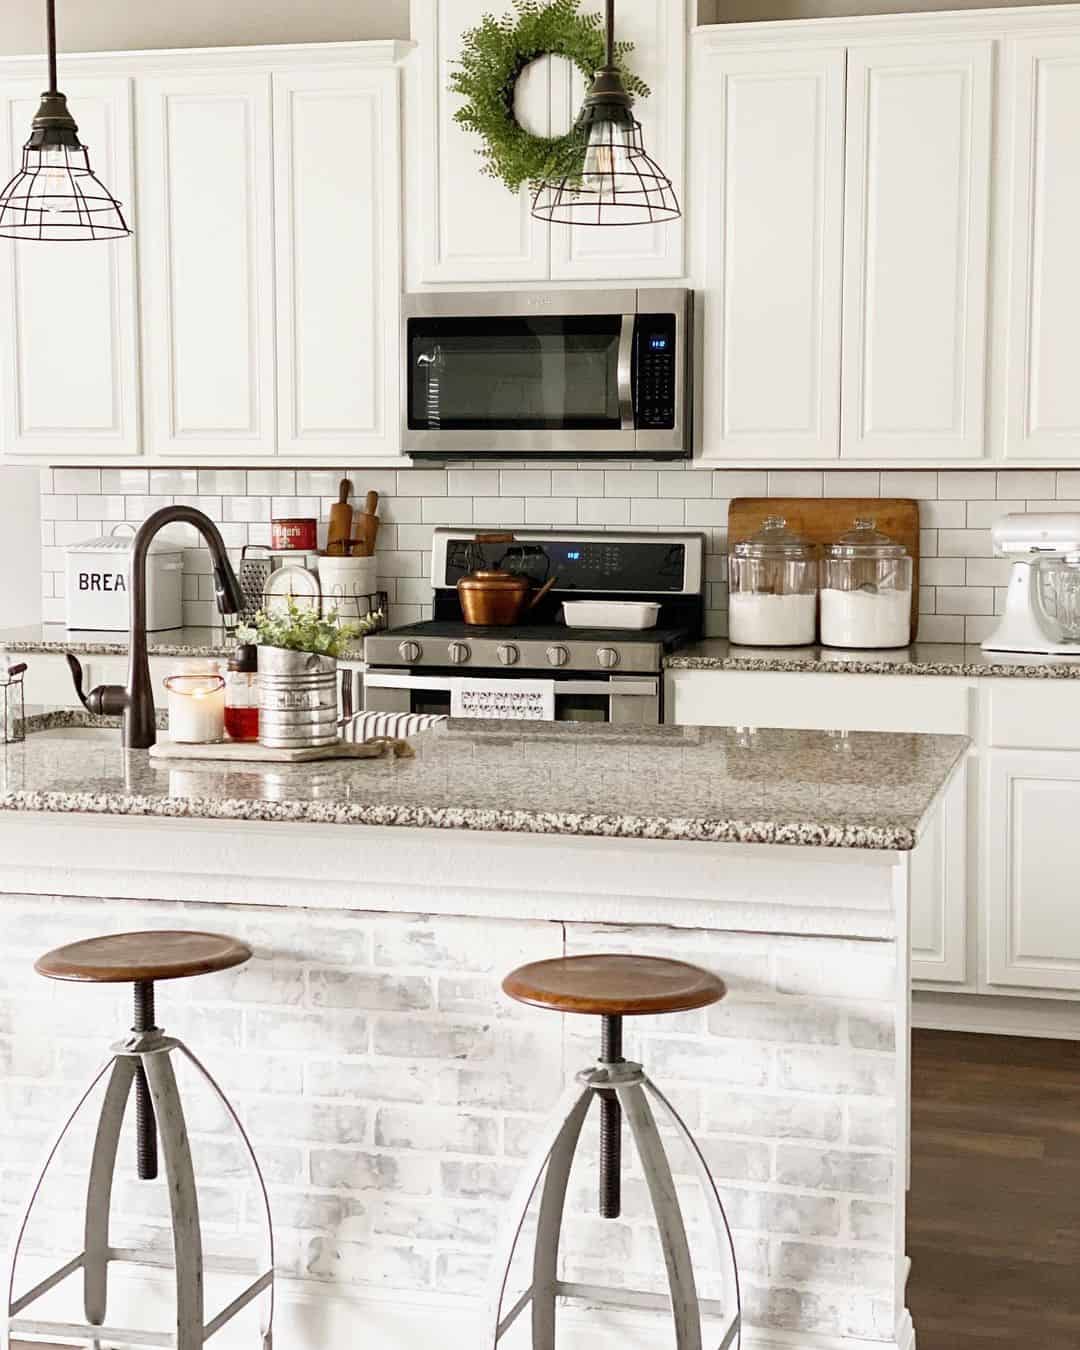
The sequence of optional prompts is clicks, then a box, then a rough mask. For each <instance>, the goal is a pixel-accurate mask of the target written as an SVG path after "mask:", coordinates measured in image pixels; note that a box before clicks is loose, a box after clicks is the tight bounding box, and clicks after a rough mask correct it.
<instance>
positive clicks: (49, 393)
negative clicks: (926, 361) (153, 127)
mask: <svg viewBox="0 0 1080 1350" xmlns="http://www.w3.org/2000/svg"><path fill="white" fill-rule="evenodd" d="M65 89H66V91H67V93H68V96H69V98H70V101H71V108H72V110H73V112H74V113H75V116H76V117H77V119H78V122H79V130H80V136H81V137H82V140H83V143H84V144H85V145H87V146H88V147H89V149H90V162H91V164H92V166H93V168H94V170H95V172H96V173H97V175H98V177H99V178H100V179H101V181H102V182H103V183H104V184H105V186H106V187H107V188H108V189H109V191H110V192H112V193H113V195H114V196H116V197H118V198H119V199H120V200H121V202H122V203H123V209H124V212H125V215H126V218H127V220H128V224H129V225H132V226H133V227H134V226H135V225H136V221H135V220H134V210H133V204H132V201H131V192H132V173H131V157H132V129H131V82H130V81H129V80H126V79H94V78H82V79H78V78H76V79H72V80H67V81H65ZM40 95H41V84H40V81H33V82H32V83H31V82H25V83H22V84H19V85H8V86H6V87H5V90H4V99H3V102H2V117H0V165H3V166H4V168H3V176H4V177H5V178H6V176H7V166H8V165H9V164H10V165H12V166H13V167H14V166H15V165H17V164H18V163H19V161H20V159H21V156H22V145H23V143H24V142H25V140H26V139H27V137H28V135H29V132H30V121H31V119H32V118H33V116H34V113H35V112H36V111H37V107H38V103H39V102H40ZM135 248H136V244H135V240H133V239H117V240H115V241H112V242H108V243H101V242H98V243H73V244H49V243H37V242H29V241H27V242H21V243H15V242H14V241H11V240H7V239H5V240H0V314H2V315H3V318H2V319H0V358H2V361H3V390H4V393H3V399H2V407H3V437H4V448H5V449H6V450H7V451H9V452H11V453H14V454H20V455H25V454H31V455H34V454H39V455H41V454H56V453H58V452H59V453H62V454H64V455H72V454H77V455H90V456H92V455H103V454H104V455H118V454H135V453H136V452H137V451H138V449H139V416H138V375H137V365H136V351H137V346H138V343H137V328H136V322H137V321H136V312H137V311H136V303H135Z"/></svg>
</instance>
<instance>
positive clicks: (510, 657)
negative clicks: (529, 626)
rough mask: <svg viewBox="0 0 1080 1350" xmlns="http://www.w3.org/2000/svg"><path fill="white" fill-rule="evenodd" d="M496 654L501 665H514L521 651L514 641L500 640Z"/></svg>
mask: <svg viewBox="0 0 1080 1350" xmlns="http://www.w3.org/2000/svg"><path fill="white" fill-rule="evenodd" d="M495 655H496V656H497V657H498V658H499V665H500V666H513V665H516V664H517V659H518V657H519V656H520V655H521V653H520V652H519V651H518V649H517V648H516V647H515V646H514V644H513V643H512V642H500V643H499V645H498V647H497V648H496V649H495Z"/></svg>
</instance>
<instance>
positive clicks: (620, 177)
mask: <svg viewBox="0 0 1080 1350" xmlns="http://www.w3.org/2000/svg"><path fill="white" fill-rule="evenodd" d="M605 21H606V38H607V54H606V56H605V58H604V64H603V65H602V66H601V67H600V69H599V70H598V71H597V72H596V75H595V77H594V78H593V83H592V88H591V89H590V90H589V92H588V94H587V95H586V96H585V102H584V104H583V105H582V108H581V112H580V113H579V115H578V119H577V123H576V130H577V132H578V133H579V136H580V140H581V141H583V142H584V154H583V155H581V152H580V148H579V156H580V157H579V158H578V159H577V161H576V162H575V163H574V164H573V165H568V166H567V169H566V172H565V174H563V175H562V176H561V177H556V178H551V179H549V180H547V181H546V182H544V183H541V184H540V187H539V188H538V189H537V192H536V195H535V196H534V197H533V205H532V214H533V215H534V216H535V217H536V218H537V219H538V220H546V221H549V222H551V223H552V224H565V225H649V224H653V223H655V222H656V221H663V220H674V219H676V218H677V217H678V216H680V215H681V214H682V212H681V211H680V209H679V200H678V198H677V197H676V195H675V189H674V188H673V187H672V185H671V179H670V178H669V177H668V176H667V174H665V173H664V171H663V170H662V169H661V168H660V166H659V164H657V162H656V161H655V160H654V159H650V157H649V156H648V154H646V152H645V146H644V143H643V141H642V138H641V123H640V122H639V121H638V120H637V118H635V116H634V114H633V112H632V111H631V109H632V107H633V99H632V97H631V96H630V94H629V93H628V92H627V90H626V88H625V86H624V85H623V81H622V76H621V75H620V74H619V69H618V66H617V65H616V63H615V0H606V12H605Z"/></svg>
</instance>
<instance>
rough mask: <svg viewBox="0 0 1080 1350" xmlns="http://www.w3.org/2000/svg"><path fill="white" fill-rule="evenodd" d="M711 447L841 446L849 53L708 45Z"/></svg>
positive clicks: (704, 54) (730, 452) (703, 244)
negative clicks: (745, 50)
mask: <svg viewBox="0 0 1080 1350" xmlns="http://www.w3.org/2000/svg"><path fill="white" fill-rule="evenodd" d="M694 84H695V88H696V99H695V113H694V133H695V136H696V138H697V142H696V149H695V160H694V172H693V182H694V183H695V184H696V185H697V190H698V193H699V197H698V202H697V206H696V210H697V212H698V213H699V219H700V220H701V222H702V224H701V226H700V231H699V234H700V238H699V245H698V249H699V260H698V263H697V264H696V271H697V275H698V279H699V283H700V284H701V285H702V286H703V288H704V295H703V302H704V318H703V330H704V342H703V352H704V356H703V369H702V388H703V417H704V430H703V437H702V442H701V450H702V453H703V454H704V455H705V456H716V457H732V456H740V457H744V458H753V459H769V458H798V457H800V456H801V457H824V456H831V455H836V454H837V453H838V451H839V413H840V278H841V248H842V242H843V241H842V234H841V226H842V210H841V202H842V199H841V194H842V191H843V178H842V175H843V136H844V128H843V116H844V105H843V95H844V53H843V52H842V51H813V52H805V53H804V52H780V51H771V52H762V53H755V54H753V55H747V54H729V53H726V52H724V51H722V50H713V49H709V48H704V49H699V50H698V52H697V54H696V57H695V74H694Z"/></svg>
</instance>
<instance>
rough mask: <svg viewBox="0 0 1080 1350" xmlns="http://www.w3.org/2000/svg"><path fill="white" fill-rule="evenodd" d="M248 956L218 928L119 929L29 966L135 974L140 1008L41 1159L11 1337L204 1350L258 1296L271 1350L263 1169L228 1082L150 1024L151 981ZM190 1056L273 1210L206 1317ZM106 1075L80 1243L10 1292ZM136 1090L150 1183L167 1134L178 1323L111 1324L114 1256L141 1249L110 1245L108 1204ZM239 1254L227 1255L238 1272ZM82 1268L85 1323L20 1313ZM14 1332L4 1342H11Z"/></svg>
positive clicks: (131, 1259) (139, 1258) (19, 1237)
mask: <svg viewBox="0 0 1080 1350" xmlns="http://www.w3.org/2000/svg"><path fill="white" fill-rule="evenodd" d="M250 958H251V948H250V947H249V946H248V945H247V944H246V943H244V942H238V941H237V940H236V939H235V938H231V937H221V936H219V935H217V934H215V933H187V932H175V933H174V932H149V933H117V934H115V935H113V936H109V937H100V938H90V939H89V940H87V941H85V942H74V943H72V944H71V945H70V946H67V947H58V948H57V949H56V950H55V951H51V952H48V953H46V955H45V956H42V957H41V958H40V959H39V960H38V961H36V962H35V964H34V968H35V970H37V971H38V972H39V974H41V975H45V976H47V977H48V978H49V979H51V980H75V981H81V982H83V983H87V984H119V983H130V984H132V985H133V986H134V1003H135V1017H134V1023H133V1026H132V1029H131V1033H130V1035H129V1036H127V1037H126V1038H125V1039H124V1040H122V1041H118V1042H117V1043H116V1044H115V1045H113V1046H112V1047H111V1051H110V1055H109V1058H108V1060H107V1061H106V1062H105V1064H104V1065H103V1066H102V1068H101V1069H100V1070H99V1072H98V1073H97V1074H96V1075H95V1077H94V1079H93V1081H92V1082H91V1083H90V1086H89V1087H88V1088H87V1089H86V1091H85V1092H84V1093H83V1094H82V1096H81V1097H80V1098H79V1100H78V1102H77V1103H76V1106H75V1109H74V1110H73V1111H72V1113H71V1115H70V1116H69V1117H68V1118H67V1120H66V1121H65V1123H64V1125H63V1126H62V1127H61V1129H60V1131H59V1133H58V1134H57V1136H56V1138H55V1140H54V1141H53V1143H52V1145H51V1147H50V1148H49V1151H48V1153H47V1154H46V1157H45V1162H44V1165H43V1167H42V1169H41V1172H40V1174H39V1176H38V1178H37V1181H36V1182H35V1183H34V1186H33V1189H32V1190H31V1192H30V1198H29V1200H28V1202H27V1205H26V1208H25V1210H24V1211H23V1214H22V1217H21V1219H20V1222H19V1225H18V1227H17V1229H16V1236H15V1247H14V1250H13V1251H12V1254H11V1276H10V1282H9V1285H8V1312H7V1341H10V1340H12V1339H15V1338H18V1337H21V1336H27V1337H34V1338H38V1337H43V1336H47V1337H51V1338H53V1339H61V1340H64V1339H67V1338H69V1337H74V1338H78V1340H79V1341H81V1342H83V1343H85V1344H87V1345H88V1346H89V1347H91V1350H100V1346H101V1345H102V1343H103V1342H105V1343H108V1344H109V1345H110V1346H118V1345H137V1346H169V1347H173V1350H197V1347H201V1346H202V1344H203V1342H204V1341H205V1340H207V1339H209V1337H210V1336H212V1335H213V1334H214V1332H216V1331H218V1330H219V1329H220V1328H221V1327H222V1326H224V1325H225V1323H226V1322H228V1321H229V1320H230V1319H231V1318H233V1317H234V1316H235V1315H236V1314H237V1313H238V1312H239V1311H240V1310H241V1309H242V1308H245V1307H246V1306H247V1305H248V1304H249V1303H251V1302H252V1301H253V1300H254V1299H256V1298H259V1297H260V1296H263V1297H262V1310H261V1311H262V1323H261V1337H262V1341H261V1350H272V1345H273V1340H272V1331H271V1326H272V1322H273V1314H274V1237H273V1229H272V1227H271V1222H270V1205H269V1200H268V1197H267V1193H266V1185H265V1183H264V1181H263V1178H262V1173H261V1172H260V1171H259V1165H258V1162H257V1161H256V1158H255V1153H254V1150H253V1149H252V1147H251V1141H250V1140H249V1139H248V1136H247V1134H246V1132H245V1130H244V1127H243V1125H242V1124H241V1123H240V1120H239V1117H238V1116H237V1114H236V1112H235V1111H234V1110H233V1108H232V1106H231V1105H230V1104H229V1102H228V1099H227V1098H226V1097H225V1094H224V1093H223V1092H222V1090H221V1088H220V1087H219V1086H218V1084H217V1083H216V1082H215V1081H214V1079H213V1078H212V1077H211V1076H210V1074H209V1073H208V1072H207V1070H206V1068H205V1067H204V1065H203V1064H202V1063H200V1061H199V1060H198V1059H196V1057H195V1056H194V1055H193V1054H192V1052H191V1051H190V1050H189V1049H188V1048H187V1046H186V1045H184V1044H183V1043H182V1042H180V1041H178V1040H176V1038H175V1037H172V1036H166V1035H165V1033H164V1032H163V1031H162V1030H161V1028H160V1027H158V1026H156V1025H155V1015H154V985H155V983H156V982H157V981H158V980H178V979H184V978H186V977H187V976H189V975H207V974H210V973H211V972H213V971H217V970H228V969H230V968H231V967H232V966H239V965H242V964H243V963H244V962H245V961H248V960H250ZM174 1053H176V1054H179V1055H182V1056H183V1057H184V1058H185V1059H187V1060H188V1061H189V1062H190V1064H191V1065H192V1067H193V1068H194V1069H195V1070H196V1072H197V1073H198V1074H199V1075H200V1077H201V1078H202V1079H203V1080H204V1081H205V1082H206V1083H207V1085H208V1086H209V1088H210V1090H211V1092H212V1093H213V1094H214V1095H215V1096H216V1097H217V1099H218V1100H219V1101H220V1103H221V1105H222V1106H223V1107H224V1108H225V1110H226V1111H227V1112H228V1114H229V1116H230V1118H231V1119H232V1122H233V1124H234V1125H235V1126H236V1129H237V1131H238V1132H239V1134H240V1138H241V1139H242V1141H243V1144H244V1147H245V1149H246V1150H247V1154H248V1157H249V1159H250V1161H251V1166H252V1168H253V1170H254V1173H255V1178H256V1180H257V1183H258V1188H259V1191H260V1194H261V1197H262V1204H263V1209H264V1212H265V1218H266V1229H265V1234H264V1237H263V1251H262V1253H261V1255H260V1259H259V1261H258V1263H257V1264H256V1263H252V1265H251V1274H253V1275H254V1276H255V1278H254V1279H253V1280H252V1282H251V1283H250V1284H248V1286H247V1287H246V1288H245V1289H244V1290H243V1291H242V1292H241V1293H239V1294H238V1295H237V1297H236V1298H234V1299H233V1300H232V1302H231V1303H229V1304H228V1305H227V1306H226V1307H225V1308H224V1309H223V1310H222V1311H221V1312H220V1313H218V1314H217V1316H216V1317H213V1318H211V1319H210V1320H209V1321H207V1320H206V1315H205V1309H204V1297H203V1274H204V1271H205V1270H206V1269H207V1268H208V1267H207V1266H205V1265H204V1263H203V1253H202V1232H201V1229H200V1225H199V1203H198V1196H197V1194H196V1190H195V1173H194V1169H193V1167H192V1162H191V1149H190V1146H189V1143H188V1135H187V1128H186V1125H185V1123H184V1110H183V1106H182V1104H181V1101H180V1094H179V1092H178V1090H177V1086H176V1077H175V1074H174V1073H173V1066H172V1060H171V1057H172V1055H173V1054H174ZM106 1076H107V1083H106V1087H105V1096H104V1100H103V1101H102V1105H101V1115H100V1117H99V1120H98V1127H97V1135H96V1137H95V1140H94V1150H93V1155H92V1159H91V1163H90V1177H89V1181H88V1184H87V1191H86V1215H85V1224H84V1240H83V1250H82V1251H81V1252H80V1253H79V1254H78V1255H77V1256H74V1257H72V1259H71V1260H70V1261H68V1262H67V1263H66V1264H65V1265H63V1266H61V1267H60V1268H59V1269H58V1270H55V1271H54V1272H53V1273H52V1274H51V1275H48V1276H46V1278H45V1279H43V1280H41V1281H40V1282H39V1283H38V1284H36V1285H35V1286H34V1287H33V1288H32V1289H30V1290H28V1291H27V1292H26V1293H24V1294H22V1295H20V1296H19V1297H16V1296H15V1272H16V1264H17V1262H18V1258H19V1249H20V1248H21V1246H22V1242H23V1238H24V1236H25V1234H26V1229H27V1224H28V1223H29V1220H30V1216H31V1214H32V1212H33V1208H34V1204H35V1202H36V1200H37V1197H38V1194H39V1192H40V1190H41V1186H42V1183H43V1182H44V1180H45V1176H46V1174H47V1172H48V1170H49V1167H50V1166H51V1164H52V1161H53V1159H54V1157H55V1156H56V1152H57V1150H58V1149H59V1147H60V1144H61V1142H62V1141H63V1139H64V1137H65V1135H66V1134H67V1132H68V1130H69V1129H70V1128H71V1126H72V1124H73V1123H74V1121H75V1119H76V1117H77V1116H78V1114H79V1111H80V1110H81V1108H82V1106H83V1105H84V1103H85V1102H86V1100H87V1098H88V1097H89V1096H90V1094H91V1093H92V1092H93V1091H94V1089H95V1088H96V1087H97V1085H98V1084H99V1083H100V1082H102V1080H103V1079H105V1078H106ZM133 1088H134V1094H135V1129H136V1145H137V1148H136V1152H137V1159H136V1162H137V1170H138V1175H139V1177H140V1178H141V1179H143V1180H152V1179H153V1178H155V1177H156V1176H157V1170H158V1168H157V1144H158V1139H159V1138H160V1141H161V1151H162V1153H163V1155H164V1162H165V1177H166V1180H167V1183H168V1190H169V1207H170V1212H171V1217H172V1232H173V1252H174V1257H175V1262H174V1264H175V1274H176V1330H175V1332H153V1331H133V1330H130V1329H125V1328H121V1327H111V1326H106V1325H105V1315H106V1299H107V1292H108V1274H109V1266H110V1264H111V1263H126V1264H133V1265H139V1264H141V1263H143V1262H144V1259H145V1258H144V1255H143V1253H141V1252H140V1251H138V1250H137V1249H127V1248H120V1247H112V1246H110V1245H109V1212H110V1202H111V1199H112V1186H113V1175H114V1172H115V1169H116V1154H117V1149H118V1145H119V1141H120V1130H121V1127H122V1125H123V1122H124V1114H125V1111H126V1109H127V1104H128V1099H129V1097H130V1096H131V1094H132V1089H133ZM243 1264H244V1263H240V1262H233V1261H230V1262H229V1266H228V1269H229V1271H230V1272H232V1273H235V1272H236V1271H237V1270H238V1269H239V1270H241V1271H242V1270H243ZM78 1270H81V1271H82V1275H83V1311H84V1314H85V1317H86V1321H85V1322H41V1321H35V1320H34V1319H32V1318H24V1317H21V1316H20V1314H21V1313H22V1312H23V1310H24V1309H25V1308H27V1307H29V1305H30V1304H31V1303H33V1302H35V1301H36V1300H37V1299H39V1298H40V1297H41V1296H42V1295H43V1294H46V1293H48V1291H49V1290H51V1289H53V1288H55V1286H56V1285H58V1284H59V1283H60V1282H61V1281H62V1280H64V1279H66V1278H67V1277H68V1276H69V1275H72V1274H74V1273H75V1272H76V1271H78ZM7 1341H5V1342H4V1343H5V1344H7Z"/></svg>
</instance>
